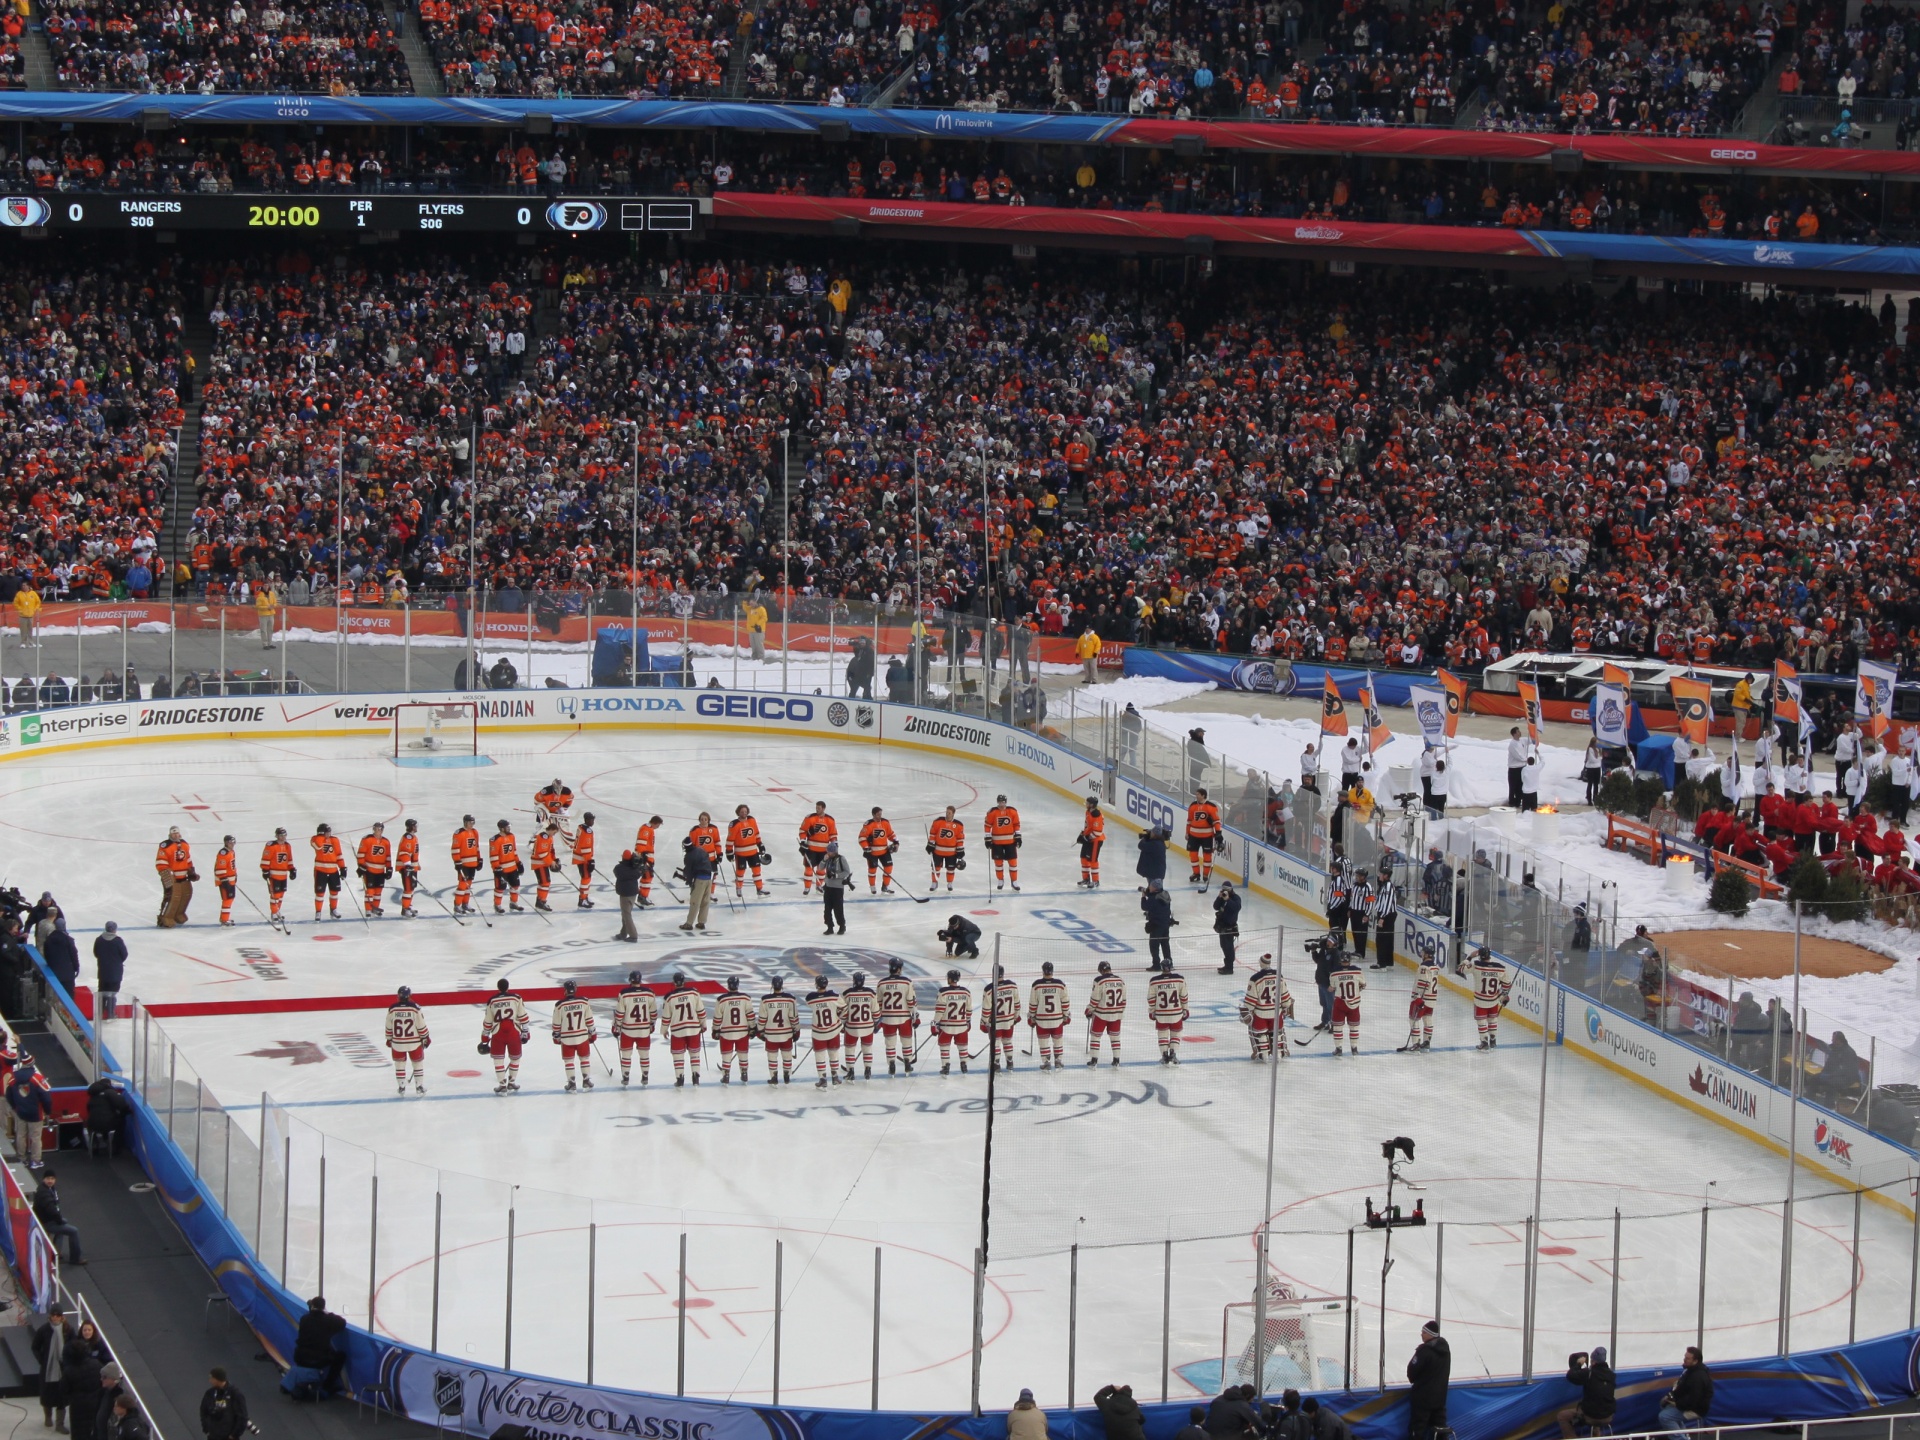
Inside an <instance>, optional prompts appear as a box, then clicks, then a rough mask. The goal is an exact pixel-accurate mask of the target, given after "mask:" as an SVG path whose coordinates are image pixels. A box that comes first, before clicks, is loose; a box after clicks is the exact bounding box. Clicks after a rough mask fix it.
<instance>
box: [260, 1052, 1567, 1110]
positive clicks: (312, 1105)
mask: <svg viewBox="0 0 1920 1440" xmlns="http://www.w3.org/2000/svg"><path fill="white" fill-rule="evenodd" d="M1479 1048H1480V1047H1479V1044H1478V1043H1477V1042H1476V1043H1475V1044H1472V1045H1436V1046H1434V1047H1433V1049H1432V1050H1430V1051H1425V1052H1423V1053H1425V1054H1430V1055H1443V1054H1460V1053H1471V1052H1474V1051H1477V1050H1479ZM1539 1048H1540V1042H1539V1041H1537V1040H1536V1041H1531V1042H1523V1043H1521V1044H1519V1045H1502V1046H1501V1047H1500V1049H1502V1050H1514V1051H1520V1050H1537V1049H1539ZM1364 1053H1365V1054H1367V1055H1394V1054H1398V1053H1399V1052H1398V1051H1396V1050H1368V1051H1365V1052H1364ZM1333 1058H1334V1054H1333V1052H1332V1051H1331V1050H1315V1051H1310V1052H1308V1053H1305V1054H1295V1055H1292V1056H1289V1057H1288V1058H1287V1059H1286V1060H1285V1061H1284V1062H1282V1063H1284V1064H1288V1065H1292V1064H1297V1063H1299V1062H1302V1061H1307V1060H1332V1059H1333ZM1340 1058H1341V1059H1345V1058H1346V1057H1345V1056H1341V1057H1340ZM1246 1063H1248V1061H1247V1057H1246V1056H1244V1055H1216V1056H1213V1057H1211V1058H1208V1059H1200V1060H1182V1061H1181V1062H1180V1064H1178V1065H1167V1066H1162V1065H1161V1064H1160V1062H1159V1061H1158V1060H1123V1061H1121V1062H1120V1064H1119V1065H1118V1066H1114V1065H1105V1064H1103V1065H1099V1066H1093V1065H1083V1064H1082V1065H1068V1066H1065V1067H1063V1068H1064V1069H1065V1070H1067V1071H1071V1072H1078V1071H1087V1072H1091V1073H1096V1074H1102V1075H1104V1074H1108V1073H1110V1072H1111V1071H1113V1070H1115V1069H1120V1070H1144V1069H1154V1070H1160V1069H1166V1070H1170V1071H1179V1070H1184V1069H1186V1068H1187V1067H1188V1066H1190V1065H1244V1064H1246ZM367 1068H368V1071H369V1073H371V1071H372V1068H373V1067H372V1066H368V1067H367ZM1009 1073H1011V1074H1013V1075H1014V1076H1016V1077H1023V1076H1025V1075H1027V1074H1034V1075H1041V1074H1045V1073H1047V1072H1044V1071H1042V1070H1041V1069H1040V1068H1039V1067H1038V1066H1037V1065H1030V1066H1027V1067H1026V1068H1025V1069H1015V1070H1013V1071H1011V1072H1009ZM974 1074H978V1075H979V1076H980V1077H981V1078H982V1079H985V1078H986V1074H987V1072H986V1070H985V1069H984V1068H983V1069H981V1070H979V1071H977V1072H970V1073H969V1074H967V1075H965V1076H963V1077H959V1078H962V1079H964V1080H971V1079H973V1078H974ZM874 1078H875V1079H876V1080H880V1079H885V1080H887V1081H890V1082H891V1081H894V1080H927V1079H935V1080H938V1079H953V1078H955V1077H953V1076H940V1075H934V1074H932V1073H931V1072H930V1071H929V1070H928V1069H927V1067H926V1065H925V1064H923V1065H922V1066H921V1068H920V1070H919V1071H918V1072H917V1073H915V1074H913V1075H887V1076H875V1077H874ZM868 1083H869V1082H867V1081H865V1080H846V1081H842V1082H841V1084H842V1085H843V1086H852V1087H853V1088H854V1089H856V1090H858V1089H860V1088H861V1087H863V1086H865V1085H866V1084H868ZM755 1086H760V1087H764V1088H767V1089H775V1088H777V1089H778V1090H779V1091H780V1092H781V1093H783V1094H784V1093H786V1092H787V1091H788V1090H790V1089H791V1087H790V1086H786V1085H782V1086H778V1087H774V1086H768V1085H767V1082H766V1080H765V1079H764V1078H762V1079H759V1080H748V1081H742V1082H741V1085H740V1088H739V1089H738V1090H736V1089H735V1088H734V1087H733V1086H732V1085H726V1086H722V1085H719V1084H717V1083H716V1084H713V1085H702V1086H700V1087H699V1089H698V1091H697V1092H694V1087H693V1086H690V1085H689V1086H685V1087H681V1086H675V1085H667V1084H661V1085H647V1086H638V1085H625V1086H623V1085H619V1084H616V1083H613V1082H611V1081H607V1082H603V1083H600V1084H596V1085H595V1086H594V1087H593V1088H594V1089H595V1090H614V1091H619V1092H621V1093H624V1094H629V1095H632V1094H652V1093H655V1092H658V1091H664V1090H677V1089H682V1088H684V1089H686V1090H687V1091H689V1092H690V1093H698V1094H701V1095H706V1094H709V1093H713V1094H741V1093H743V1092H744V1093H747V1094H753V1093H756V1092H755V1089H754V1087H755ZM807 1088H808V1089H812V1088H813V1087H812V1086H811V1085H809V1086H807ZM830 1088H831V1087H830ZM515 1093H517V1094H520V1095H565V1094H566V1093H567V1091H565V1090H564V1089H560V1088H558V1087H555V1088H551V1089H543V1090H521V1091H517V1092H515ZM576 1093H581V1094H584V1093H585V1092H584V1091H582V1092H576ZM507 1098H509V1097H507V1096H502V1095H499V1094H496V1093H495V1092H494V1091H491V1090H485V1091H476V1092H473V1093H471V1094H458V1095H378V1096H375V1095H369V1096H365V1097H356V1098H351V1099H345V1100H285V1101H278V1100H277V1101H275V1102H274V1108H275V1109H278V1110H330V1109H338V1108H340V1107H343V1106H350V1105H414V1104H419V1103H421V1102H422V1101H435V1102H445V1101H451V1100H501V1099H507ZM223 1108H224V1109H225V1110H226V1112H227V1113H228V1114H229V1115H238V1114H243V1113H245V1112H246V1111H249V1110H258V1109H259V1108H260V1103H259V1101H257V1100H256V1101H253V1102H252V1103H250V1104H244V1105H228V1106H225V1107H223Z"/></svg>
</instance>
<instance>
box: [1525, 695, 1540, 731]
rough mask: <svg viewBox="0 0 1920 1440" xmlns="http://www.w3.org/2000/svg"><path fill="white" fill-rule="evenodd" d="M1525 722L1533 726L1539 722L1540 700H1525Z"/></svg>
mask: <svg viewBox="0 0 1920 1440" xmlns="http://www.w3.org/2000/svg"><path fill="white" fill-rule="evenodd" d="M1527 724H1529V725H1533V726H1538V725H1539V724H1540V702H1539V701H1538V700H1529V701H1527Z"/></svg>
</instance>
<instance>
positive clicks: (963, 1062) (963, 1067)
mask: <svg viewBox="0 0 1920 1440" xmlns="http://www.w3.org/2000/svg"><path fill="white" fill-rule="evenodd" d="M960 1073H961V1074H962V1075H964V1074H966V1073H967V1062H966V1060H965V1059H964V1058H963V1059H962V1060H961V1061H960Z"/></svg>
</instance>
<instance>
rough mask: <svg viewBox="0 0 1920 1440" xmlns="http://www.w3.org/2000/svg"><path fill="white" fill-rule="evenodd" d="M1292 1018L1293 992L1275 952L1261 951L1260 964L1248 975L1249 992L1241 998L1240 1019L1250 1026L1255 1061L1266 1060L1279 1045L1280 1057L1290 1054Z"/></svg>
mask: <svg viewBox="0 0 1920 1440" xmlns="http://www.w3.org/2000/svg"><path fill="white" fill-rule="evenodd" d="M1292 1018H1293V996H1292V995H1291V994H1289V993H1288V991H1287V982H1286V979H1285V977H1283V976H1282V975H1281V974H1280V972H1279V971H1278V970H1276V969H1275V968H1274V965H1273V956H1271V955H1262V956H1261V957H1260V968H1259V969H1257V970H1255V971H1254V972H1253V974H1251V975H1249V976H1248V977H1247V993H1246V994H1245V995H1244V996H1242V997H1241V1000H1240V1019H1241V1020H1242V1021H1243V1022H1244V1023H1245V1025H1246V1027H1247V1040H1248V1043H1249V1044H1250V1045H1251V1046H1252V1047H1253V1058H1254V1061H1255V1063H1256V1064H1265V1063H1266V1061H1267V1060H1268V1059H1269V1058H1270V1057H1271V1056H1272V1055H1273V1054H1274V1053H1275V1050H1276V1047H1277V1048H1278V1053H1279V1055H1280V1058H1281V1059H1282V1060H1284V1059H1286V1058H1287V1053H1288V1052H1287V1024H1286V1022H1287V1021H1288V1020H1290V1019H1292Z"/></svg>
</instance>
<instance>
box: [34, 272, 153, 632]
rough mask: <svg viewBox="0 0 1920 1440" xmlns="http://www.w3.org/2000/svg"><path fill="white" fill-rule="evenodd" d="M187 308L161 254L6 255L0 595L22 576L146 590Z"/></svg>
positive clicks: (95, 589) (51, 584) (92, 590)
mask: <svg viewBox="0 0 1920 1440" xmlns="http://www.w3.org/2000/svg"><path fill="white" fill-rule="evenodd" d="M185 314H186V307H185V305H184V303H183V300H182V297H181V294H180V292H179V289H178V287H177V286H176V285H175V284H174V282H173V278H172V276H171V274H170V271H169V267H167V266H165V265H161V266H152V265H141V266H133V265H122V264H101V263H86V264H81V263H76V262H72V261H59V260H56V259H55V258H54V257H51V256H44V255H38V254H34V253H31V252H22V253H16V254H15V255H14V257H13V259H12V261H11V263H10V264H9V265H8V267H7V276H6V280H5V283H4V284H0V494H3V495H4V498H5V506H6V513H7V516H8V521H9V523H8V527H7V536H6V540H5V542H4V544H5V560H4V563H0V599H11V598H12V596H13V595H14V593H15V591H16V590H18V588H19V587H20V586H21V585H23V584H25V585H30V586H32V587H33V588H35V589H45V590H47V591H49V592H50V593H53V594H64V595H70V596H74V597H77V598H85V597H90V596H94V595H101V596H104V595H107V594H109V593H112V591H113V588H114V587H115V586H116V585H118V586H120V587H121V592H122V593H128V589H127V587H128V586H129V583H130V582H131V584H133V585H137V586H144V587H149V588H150V587H151V584H152V568H151V566H152V557H153V556H154V553H155V549H156V545H157V534H158V530H159V524H160V503H161V501H162V499H163V498H164V497H165V495H166V493H167V491H168V489H169V488H170V486H171V483H172V475H173V456H174V447H175V432H176V430H177V428H178V427H179V425H180V424H181V419H182V412H181V407H180V397H179V389H180V383H181V374H180V367H181V363H182V358H183V357H182V352H181V346H180V335H181V330H182V326H183V316H184V315H185ZM143 577H144V578H143Z"/></svg>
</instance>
